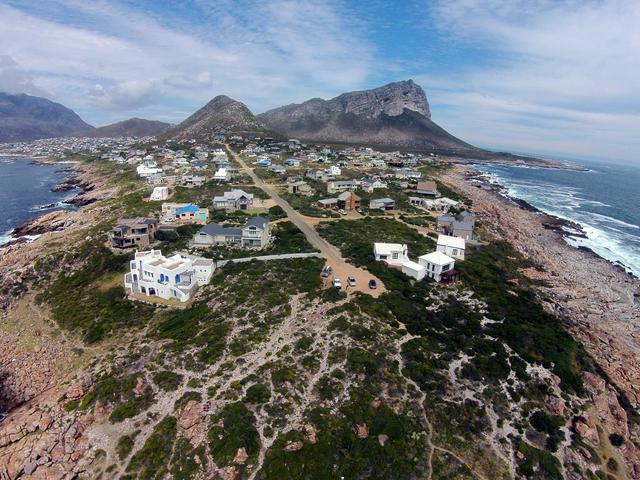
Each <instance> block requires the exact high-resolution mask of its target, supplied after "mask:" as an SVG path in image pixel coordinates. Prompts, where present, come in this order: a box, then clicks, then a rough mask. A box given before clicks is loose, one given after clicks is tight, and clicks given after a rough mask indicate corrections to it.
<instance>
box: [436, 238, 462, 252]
mask: <svg viewBox="0 0 640 480" xmlns="http://www.w3.org/2000/svg"><path fill="white" fill-rule="evenodd" d="M438 245H444V246H445V247H452V248H459V249H461V250H464V238H460V237H452V236H451V235H438Z"/></svg>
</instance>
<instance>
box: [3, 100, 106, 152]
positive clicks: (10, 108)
mask: <svg viewBox="0 0 640 480" xmlns="http://www.w3.org/2000/svg"><path fill="white" fill-rule="evenodd" d="M93 129H94V128H93V127H92V126H91V125H89V124H87V123H85V122H84V121H83V120H82V119H81V118H80V116H79V115H78V114H77V113H75V112H74V111H73V110H71V109H69V108H67V107H65V106H64V105H61V104H59V103H55V102H52V101H51V100H47V99H46V98H42V97H34V96H31V95H26V94H21V95H10V94H8V93H2V92H0V142H22V141H31V140H37V139H39V138H52V137H62V136H65V135H70V134H72V133H75V132H80V133H83V134H87V133H90V132H91V131H92V130H93Z"/></svg>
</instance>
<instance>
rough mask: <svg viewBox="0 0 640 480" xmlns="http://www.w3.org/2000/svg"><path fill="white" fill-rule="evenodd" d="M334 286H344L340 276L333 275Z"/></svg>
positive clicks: (339, 287)
mask: <svg viewBox="0 0 640 480" xmlns="http://www.w3.org/2000/svg"><path fill="white" fill-rule="evenodd" d="M333 286H334V287H336V288H337V289H338V290H340V289H341V288H342V282H341V281H340V279H339V278H338V277H333Z"/></svg>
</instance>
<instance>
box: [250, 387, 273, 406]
mask: <svg viewBox="0 0 640 480" xmlns="http://www.w3.org/2000/svg"><path fill="white" fill-rule="evenodd" d="M270 398H271V391H270V390H269V387H268V386H267V385H265V384H264V383H256V384H254V385H251V386H250V387H249V388H248V389H247V393H246V396H245V401H247V402H248V403H255V404H260V405H261V404H263V403H266V402H268V401H269V399H270Z"/></svg>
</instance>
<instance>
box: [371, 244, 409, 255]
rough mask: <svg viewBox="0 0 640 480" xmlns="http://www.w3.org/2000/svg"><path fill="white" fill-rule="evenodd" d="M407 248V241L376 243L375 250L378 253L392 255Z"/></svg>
mask: <svg viewBox="0 0 640 480" xmlns="http://www.w3.org/2000/svg"><path fill="white" fill-rule="evenodd" d="M406 250H407V245H406V244H405V243H402V244H401V243H378V242H376V243H374V244H373V251H374V253H375V254H376V255H391V253H392V252H404V251H406Z"/></svg>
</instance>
